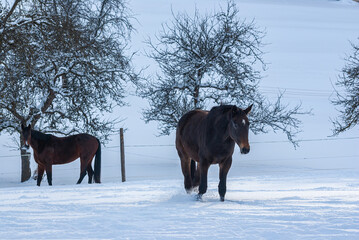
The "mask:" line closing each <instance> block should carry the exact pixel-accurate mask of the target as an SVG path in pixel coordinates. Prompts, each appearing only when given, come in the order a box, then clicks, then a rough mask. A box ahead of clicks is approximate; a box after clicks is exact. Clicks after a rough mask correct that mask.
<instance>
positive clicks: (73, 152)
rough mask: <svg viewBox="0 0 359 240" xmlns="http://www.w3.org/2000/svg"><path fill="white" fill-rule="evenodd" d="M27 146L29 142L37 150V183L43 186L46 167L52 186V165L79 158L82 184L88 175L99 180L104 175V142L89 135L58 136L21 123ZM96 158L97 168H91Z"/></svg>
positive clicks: (89, 177) (90, 181)
mask: <svg viewBox="0 0 359 240" xmlns="http://www.w3.org/2000/svg"><path fill="white" fill-rule="evenodd" d="M21 129H22V135H23V138H24V145H25V147H27V148H29V145H30V146H31V147H32V149H33V150H34V159H35V161H36V163H37V164H38V177H37V186H40V183H41V180H42V176H43V174H44V171H45V170H46V175H47V181H48V183H49V185H52V165H54V164H65V163H70V162H72V161H74V160H76V159H77V158H80V161H81V172H80V178H79V180H78V181H77V184H79V183H81V182H82V180H83V178H84V177H85V176H86V171H87V174H88V182H89V183H92V178H93V177H94V180H95V182H96V183H100V182H101V180H100V177H101V144H100V141H99V140H98V139H97V138H95V137H94V136H91V135H89V134H77V135H72V136H68V137H55V136H53V135H51V134H44V133H41V132H39V131H35V130H33V129H31V125H29V126H27V127H25V126H24V125H23V124H21ZM95 155H96V158H95V164H94V165H95V166H94V168H95V171H94V170H93V169H92V167H91V162H92V159H93V157H94V156H95Z"/></svg>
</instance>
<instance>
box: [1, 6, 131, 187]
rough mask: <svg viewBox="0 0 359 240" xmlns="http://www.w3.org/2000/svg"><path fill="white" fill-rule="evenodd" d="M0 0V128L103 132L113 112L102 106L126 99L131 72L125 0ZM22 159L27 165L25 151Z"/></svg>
mask: <svg viewBox="0 0 359 240" xmlns="http://www.w3.org/2000/svg"><path fill="white" fill-rule="evenodd" d="M1 8H2V9H1V10H2V11H1V13H0V14H1V15H0V26H1V29H0V53H1V55H0V72H1V74H0V97H1V99H0V132H7V133H10V134H13V133H20V123H23V124H31V125H32V126H36V128H37V129H39V130H41V131H44V132H47V133H57V134H64V135H69V134H73V133H77V132H88V133H91V134H94V135H96V136H97V137H99V138H101V139H102V140H107V139H108V137H109V135H110V133H111V132H113V131H114V129H115V125H116V119H106V118H105V117H104V113H109V112H112V109H113V108H114V107H115V106H123V105H125V104H126V103H125V102H124V101H123V98H124V96H125V87H126V83H128V82H131V81H136V79H137V74H136V73H135V72H134V70H133V68H132V65H131V57H129V56H126V47H127V43H128V41H129V38H130V33H131V31H132V30H133V27H132V25H131V23H130V18H131V16H130V15H129V9H128V8H127V6H126V5H125V3H124V1H123V0H94V1H81V0H65V1H62V0H51V1H49V0H23V1H15V2H14V3H13V5H12V6H11V7H10V5H9V4H7V5H4V6H2V7H1ZM21 144H22V143H21ZM22 155H23V153H22ZM23 162H24V163H25V165H23V166H24V168H25V169H23V170H24V172H28V171H29V168H28V167H26V164H28V162H29V159H28V158H26V159H23ZM23 175H26V176H23V177H22V180H23V181H24V180H27V179H28V174H26V173H24V174H23Z"/></svg>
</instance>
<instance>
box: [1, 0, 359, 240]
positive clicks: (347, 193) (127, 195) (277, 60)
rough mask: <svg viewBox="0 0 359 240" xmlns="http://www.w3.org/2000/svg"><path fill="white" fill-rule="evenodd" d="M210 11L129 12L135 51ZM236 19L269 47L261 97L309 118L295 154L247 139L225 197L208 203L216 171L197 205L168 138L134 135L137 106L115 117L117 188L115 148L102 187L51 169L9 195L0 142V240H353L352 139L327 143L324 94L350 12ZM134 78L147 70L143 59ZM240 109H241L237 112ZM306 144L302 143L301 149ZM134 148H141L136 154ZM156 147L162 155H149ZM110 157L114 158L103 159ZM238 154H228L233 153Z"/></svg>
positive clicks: (342, 52) (138, 127)
mask: <svg viewBox="0 0 359 240" xmlns="http://www.w3.org/2000/svg"><path fill="white" fill-rule="evenodd" d="M220 3H222V4H224V3H225V1H219V0H196V1H192V0H181V1H175V0H157V1H145V0H133V1H130V3H129V4H130V7H131V8H132V11H133V13H134V14H135V17H136V18H137V20H138V22H135V23H134V24H135V27H136V29H137V32H136V33H135V34H134V36H133V38H132V39H133V40H132V45H133V48H134V49H137V50H138V49H139V50H140V51H141V52H143V51H144V50H145V49H146V46H145V44H144V43H143V40H144V39H145V38H146V37H148V36H151V37H152V38H153V36H154V33H155V32H158V31H160V29H161V23H163V22H165V21H168V20H169V19H171V9H172V10H173V11H174V12H177V11H184V10H186V11H188V12H193V11H194V8H195V6H197V8H198V9H200V11H201V12H204V11H206V10H207V11H212V10H213V8H218V6H219V4H220ZM236 3H237V5H238V7H239V9H240V10H241V14H242V15H243V16H244V17H246V18H248V19H249V20H251V19H252V18H255V21H256V23H257V25H258V26H260V27H263V28H265V29H266V32H267V35H266V37H265V39H264V41H265V42H266V43H268V45H266V46H265V49H264V51H265V52H266V54H265V56H264V59H265V61H266V62H268V63H269V65H268V70H267V71H266V72H264V73H263V76H264V78H263V80H262V82H261V89H262V90H263V92H265V93H266V94H267V96H268V98H269V99H272V100H273V99H274V98H273V97H275V96H276V94H277V92H278V89H280V90H286V92H285V98H284V100H285V101H287V103H288V104H297V103H298V102H300V101H301V102H302V104H303V108H305V109H313V115H312V116H305V117H302V118H301V120H302V121H303V126H302V132H301V133H300V134H299V135H298V139H303V140H306V141H304V142H300V147H299V148H298V149H294V148H293V146H292V145H291V144H290V143H288V142H286V137H285V136H284V135H283V134H281V133H279V132H278V133H268V134H260V135H253V134H251V135H250V141H251V152H250V153H249V154H248V155H245V156H243V155H240V154H239V152H238V151H236V152H235V153H234V156H233V158H234V163H233V165H232V168H231V170H230V172H229V176H228V186H227V195H226V199H227V201H225V202H224V203H221V202H219V197H218V193H217V184H218V167H217V166H212V167H211V168H210V172H209V189H208V193H207V194H205V195H204V199H203V202H197V201H195V195H194V194H192V195H190V196H189V195H186V193H185V191H184V189H183V186H182V184H183V183H182V182H183V180H182V175H181V170H180V165H179V159H178V157H177V154H176V150H175V148H174V146H173V144H174V135H173V134H172V135H170V136H166V137H156V134H157V133H158V132H157V130H156V127H157V125H156V123H150V124H145V123H144V122H143V120H142V119H141V114H140V112H141V109H142V108H143V107H145V106H147V103H146V101H144V100H141V99H139V98H137V97H134V96H131V97H128V101H129V102H130V104H131V106H130V107H126V108H122V109H119V110H118V111H116V112H115V113H114V114H115V115H116V116H121V117H124V118H126V119H125V121H124V122H123V125H124V127H126V128H127V131H126V133H125V134H126V135H125V145H126V170H127V172H126V175H127V180H128V181H127V182H126V183H120V182H119V179H120V166H119V151H118V147H116V146H118V145H119V144H118V142H119V137H114V138H113V141H112V142H110V143H109V144H108V145H107V146H106V147H104V148H103V158H102V159H103V168H102V179H103V184H101V185H91V186H90V185H87V184H86V182H87V179H86V178H85V179H84V182H83V184H82V185H74V183H75V182H76V181H77V179H78V176H79V162H78V161H76V162H74V163H71V164H67V165H63V166H55V167H54V169H53V184H54V186H53V187H48V186H47V182H46V181H44V182H43V183H42V186H41V187H40V188H38V187H35V182H34V181H29V182H27V183H23V184H20V183H19V179H20V159H19V157H18V156H16V155H17V151H15V152H14V151H11V149H9V148H8V147H5V146H4V145H13V142H12V141H11V140H10V137H9V136H4V135H2V136H1V137H0V151H1V153H0V166H1V168H0V239H19V238H22V239H32V238H46V239H84V238H86V239H176V238H177V239H179V238H182V239H220V238H225V239H359V191H358V190H359V184H358V182H359V181H358V180H359V161H358V159H359V148H358V142H359V139H358V137H359V134H358V128H354V129H352V130H351V131H348V132H346V133H344V134H341V135H340V136H339V138H338V139H332V138H328V136H329V135H331V130H330V129H331V122H330V120H329V118H330V117H332V118H333V117H335V116H336V114H337V112H336V110H335V109H334V107H333V106H332V105H331V103H330V102H329V98H330V96H331V94H332V84H333V83H334V82H335V80H336V76H337V75H338V73H339V71H340V69H341V68H342V67H343V66H344V58H345V56H346V54H350V53H351V46H350V43H349V41H352V42H357V41H358V40H357V39H358V37H359V24H358V22H359V4H358V3H355V2H353V1H350V0H342V1H331V0H297V1H290V0H270V1H269V0H240V1H236ZM134 60H135V64H136V65H138V66H139V67H141V66H145V65H149V67H148V69H147V70H146V73H147V74H154V72H155V71H157V67H156V65H155V63H154V62H152V61H151V60H150V59H148V58H146V57H145V56H144V55H143V54H138V55H136V56H135V57H134ZM243 107H245V106H243ZM308 140H310V141H308ZM138 145H146V146H142V147H139V146H138ZM148 145H161V146H148ZM111 146H115V147H113V148H112V147H111ZM237 150H238V149H237Z"/></svg>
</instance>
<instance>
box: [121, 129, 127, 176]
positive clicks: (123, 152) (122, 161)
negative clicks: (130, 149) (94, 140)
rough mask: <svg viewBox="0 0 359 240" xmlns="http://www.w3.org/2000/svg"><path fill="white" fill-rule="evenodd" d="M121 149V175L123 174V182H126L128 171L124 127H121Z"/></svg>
mask: <svg viewBox="0 0 359 240" xmlns="http://www.w3.org/2000/svg"><path fill="white" fill-rule="evenodd" d="M120 150H121V176H122V182H125V181H126V171H125V144H124V140H123V128H120Z"/></svg>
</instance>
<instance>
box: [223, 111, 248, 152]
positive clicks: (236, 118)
mask: <svg viewBox="0 0 359 240" xmlns="http://www.w3.org/2000/svg"><path fill="white" fill-rule="evenodd" d="M252 106H253V105H250V106H249V107H248V108H247V109H245V110H242V109H240V108H238V107H236V106H233V107H232V109H231V112H230V122H229V126H228V129H229V136H230V137H231V138H232V139H233V140H234V141H235V142H236V143H237V144H238V146H239V148H240V149H241V153H242V154H247V153H249V150H250V146H249V142H248V130H249V121H248V117H247V115H248V114H249V112H250V111H251V110H252Z"/></svg>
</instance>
